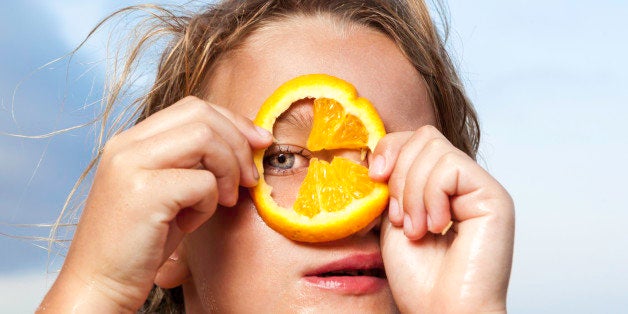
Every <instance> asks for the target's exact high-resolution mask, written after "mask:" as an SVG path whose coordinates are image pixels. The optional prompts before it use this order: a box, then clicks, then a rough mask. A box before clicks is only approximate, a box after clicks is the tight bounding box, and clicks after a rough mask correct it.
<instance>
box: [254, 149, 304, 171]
mask: <svg viewBox="0 0 628 314" xmlns="http://www.w3.org/2000/svg"><path fill="white" fill-rule="evenodd" d="M311 156H312V153H310V152H309V151H308V150H307V149H305V148H302V147H298V146H293V145H278V144H276V145H273V146H271V147H269V148H268V149H267V150H266V153H265V154H264V173H265V174H268V175H278V176H283V175H290V174H294V173H297V172H299V171H300V170H304V169H307V167H308V166H309V165H310V158H311Z"/></svg>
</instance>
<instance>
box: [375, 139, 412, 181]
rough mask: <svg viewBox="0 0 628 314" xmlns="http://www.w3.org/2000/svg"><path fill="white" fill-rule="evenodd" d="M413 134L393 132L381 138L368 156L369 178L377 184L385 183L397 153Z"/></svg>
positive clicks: (395, 160) (397, 155) (393, 165)
mask: <svg viewBox="0 0 628 314" xmlns="http://www.w3.org/2000/svg"><path fill="white" fill-rule="evenodd" d="M412 133H413V132H394V133H388V134H386V135H385V136H384V137H382V138H381V139H380V140H379V142H378V143H377V146H375V150H374V151H373V153H372V154H371V155H369V176H370V177H371V179H373V180H375V181H378V182H386V181H387V180H388V178H389V177H390V174H391V173H392V171H393V169H394V167H395V164H396V162H397V157H399V152H400V151H401V148H402V147H403V146H404V145H405V143H406V142H407V141H408V140H409V139H410V138H411V137H412Z"/></svg>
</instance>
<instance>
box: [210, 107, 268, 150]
mask: <svg viewBox="0 0 628 314" xmlns="http://www.w3.org/2000/svg"><path fill="white" fill-rule="evenodd" d="M211 106H212V107H213V108H214V109H215V110H216V111H218V112H220V113H221V114H222V115H223V116H224V117H226V118H227V119H229V121H231V122H232V123H233V125H235V126H236V127H237V128H238V130H240V132H242V134H244V135H245V136H246V138H247V139H248V140H249V143H250V144H251V147H252V148H253V149H261V148H266V147H268V146H269V145H270V144H272V143H273V135H272V134H271V133H270V132H269V131H268V130H266V129H264V128H262V127H260V126H257V125H255V124H253V121H251V120H250V119H248V118H246V117H244V116H242V115H239V114H237V113H235V112H233V111H231V110H228V109H227V108H224V107H221V106H216V105H211Z"/></svg>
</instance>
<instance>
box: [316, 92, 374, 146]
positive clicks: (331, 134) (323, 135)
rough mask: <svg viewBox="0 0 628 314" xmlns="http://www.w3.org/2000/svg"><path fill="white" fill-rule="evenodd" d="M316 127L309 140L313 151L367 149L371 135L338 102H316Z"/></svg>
mask: <svg viewBox="0 0 628 314" xmlns="http://www.w3.org/2000/svg"><path fill="white" fill-rule="evenodd" d="M313 111H314V125H313V126H312V133H310V137H309V138H308V140H307V148H308V149H309V150H311V151H317V150H322V149H337V148H362V147H366V146H367V143H368V139H369V134H368V132H367V130H366V128H365V127H364V124H363V123H362V121H360V119H358V118H357V117H356V116H354V115H351V114H348V113H347V112H345V110H344V109H343V108H342V105H341V104H339V103H338V102H337V101H335V100H333V99H328V98H318V99H316V100H314V108H313Z"/></svg>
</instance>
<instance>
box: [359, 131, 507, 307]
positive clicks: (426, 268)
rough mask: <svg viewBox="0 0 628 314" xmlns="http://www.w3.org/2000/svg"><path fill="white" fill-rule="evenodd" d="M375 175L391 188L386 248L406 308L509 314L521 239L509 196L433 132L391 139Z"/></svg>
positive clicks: (391, 278) (378, 153)
mask: <svg viewBox="0 0 628 314" xmlns="http://www.w3.org/2000/svg"><path fill="white" fill-rule="evenodd" d="M370 175H371V177H372V178H373V179H375V180H378V181H386V180H388V185H389V188H390V195H391V200H390V205H389V212H388V217H387V218H388V219H384V221H383V223H382V228H381V246H382V254H383V258H384V264H385V266H386V274H387V277H388V282H389V284H390V288H391V290H392V292H393V296H394V298H395V302H396V303H397V306H398V307H399V309H400V310H401V311H402V312H404V313H412V312H421V313H467V312H471V313H480V312H505V311H506V292H507V288H508V279H509V277H510V268H511V263H512V252H513V238H514V205H513V201H512V199H511V197H510V195H509V194H508V193H507V192H506V190H505V189H504V188H503V187H502V186H501V185H500V184H499V183H498V182H497V181H496V180H495V179H494V178H493V177H491V176H490V175H489V174H488V173H487V172H486V171H485V170H484V169H482V168H481V167H480V166H479V165H478V164H477V163H476V162H475V161H474V160H473V159H471V158H470V157H469V156H467V155H466V154H465V153H463V152H462V151H460V150H458V149H457V148H455V147H454V146H453V145H452V144H451V143H449V141H447V139H446V138H445V137H444V136H443V135H442V134H441V133H440V132H439V131H438V130H437V129H436V128H434V127H432V126H424V127H422V128H420V129H418V130H417V131H415V132H397V133H391V134H388V135H386V136H385V137H384V138H383V139H382V140H381V141H380V143H379V144H378V146H377V148H376V149H375V152H374V153H373V156H372V159H371V168H370ZM451 220H453V221H454V223H453V227H452V228H451V229H452V230H449V231H448V232H447V233H446V234H445V235H441V232H442V231H443V230H444V229H445V228H446V227H447V226H448V224H449V222H450V221H451Z"/></svg>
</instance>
